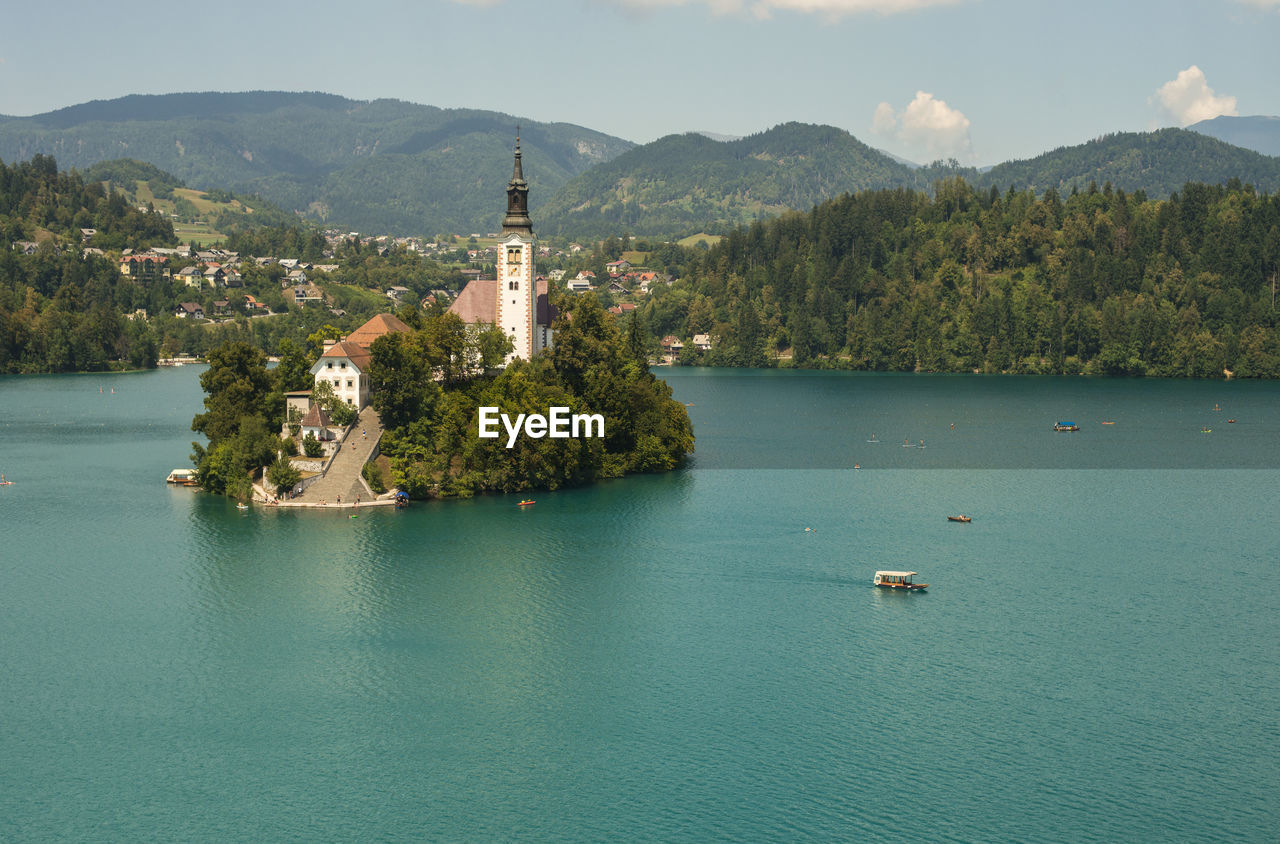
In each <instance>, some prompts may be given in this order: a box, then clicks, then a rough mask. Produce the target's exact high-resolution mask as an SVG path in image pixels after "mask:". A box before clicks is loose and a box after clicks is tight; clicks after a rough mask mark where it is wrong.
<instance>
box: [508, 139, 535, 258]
mask: <svg viewBox="0 0 1280 844" xmlns="http://www.w3.org/2000/svg"><path fill="white" fill-rule="evenodd" d="M502 233H503V234H523V235H525V236H527V237H530V238H532V237H533V220H530V219H529V183H528V182H526V181H525V180H524V167H523V165H522V164H521V162H520V129H519V127H517V128H516V159H515V165H514V166H513V167H512V168H511V181H510V182H508V183H507V216H505V217H503V218H502Z"/></svg>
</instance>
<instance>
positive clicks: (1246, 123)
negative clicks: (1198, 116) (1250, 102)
mask: <svg viewBox="0 0 1280 844" xmlns="http://www.w3.org/2000/svg"><path fill="white" fill-rule="evenodd" d="M1187 128H1188V129H1190V130H1191V131H1192V132H1199V133H1200V134H1202V135H1208V136H1209V137H1211V138H1217V139H1218V140H1220V141H1226V142H1227V143H1229V144H1234V145H1235V146H1238V147H1244V148H1245V149H1251V150H1253V151H1254V152H1260V153H1262V154H1263V155H1280V117H1261V116H1254V117H1225V116H1224V117H1215V118H1213V119H1212V120H1201V121H1200V122H1199V123H1193V124H1192V125H1190V126H1188V127H1187Z"/></svg>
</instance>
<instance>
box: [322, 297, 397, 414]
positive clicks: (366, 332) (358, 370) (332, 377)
mask: <svg viewBox="0 0 1280 844" xmlns="http://www.w3.org/2000/svg"><path fill="white" fill-rule="evenodd" d="M393 331H397V332H405V333H411V332H412V331H413V329H411V328H410V327H409V326H407V325H405V324H404V322H402V321H401V320H399V319H397V318H396V317H395V316H393V315H391V314H378V315H377V316H375V317H373V318H372V319H370V320H369V321H368V322H366V323H365V324H364V325H362V326H360V327H359V328H357V329H356V330H355V331H353V332H351V333H350V334H349V335H347V336H346V337H343V338H341V339H340V340H337V341H330V342H327V343H325V345H324V351H323V352H322V353H321V354H320V358H319V359H318V360H317V361H316V362H315V363H314V364H312V366H311V374H312V376H313V377H314V378H315V382H316V383H317V384H318V383H320V382H321V381H328V382H329V383H330V384H331V385H332V386H333V391H334V393H336V394H337V396H338V398H340V399H342V400H343V401H345V402H346V403H347V404H349V405H352V406H353V407H355V409H356V410H360V409H362V408H364V407H365V406H366V405H367V404H369V360H370V355H369V347H370V346H372V345H373V341H374V340H377V339H378V338H379V337H381V336H382V335H384V334H389V333H391V332H393Z"/></svg>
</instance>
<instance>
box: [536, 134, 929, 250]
mask: <svg viewBox="0 0 1280 844" xmlns="http://www.w3.org/2000/svg"><path fill="white" fill-rule="evenodd" d="M918 184H919V180H918V177H917V176H916V175H915V174H914V172H913V171H912V170H911V168H909V167H907V166H905V165H903V164H900V163H898V162H896V161H894V160H893V159H891V158H890V157H888V156H887V155H884V154H883V153H881V152H879V151H877V150H874V149H872V148H871V147H868V146H867V145H865V144H863V143H861V142H860V141H858V139H857V138H854V137H853V136H852V135H850V134H849V133H848V132H845V131H844V130H842V129H836V128H834V127H831V126H813V125H808V124H802V123H786V124H783V125H780V126H776V127H774V128H772V129H770V130H768V131H767V132H761V133H760V134H757V135H751V136H750V137H746V138H741V139H739V140H735V141H728V142H723V141H715V140H712V139H711V138H708V137H706V136H705V135H702V134H698V133H689V134H685V135H669V136H667V137H665V138H659V139H658V140H656V141H653V142H652V143H649V144H645V145H644V146H641V147H636V148H635V149H632V150H630V151H628V152H625V153H623V154H622V155H620V156H618V157H617V158H615V159H614V160H612V161H610V162H607V163H605V164H601V165H599V166H597V167H593V168H592V169H590V170H588V171H587V172H585V173H583V174H582V175H580V176H578V177H577V178H575V179H573V180H571V181H570V182H568V183H566V184H565V185H564V186H563V187H561V188H560V190H559V192H557V193H556V195H555V196H554V197H552V198H551V199H550V200H549V201H548V202H547V203H546V205H545V206H543V207H542V209H541V210H540V211H539V214H538V216H537V217H536V218H535V219H537V221H538V225H539V229H540V231H542V232H544V233H548V234H566V235H571V236H574V237H603V236H606V235H608V234H611V233H616V232H618V231H620V230H625V231H628V232H631V233H634V234H644V235H661V234H673V233H685V232H693V231H699V230H702V229H706V230H708V231H723V230H726V229H728V228H730V227H732V226H735V225H738V224H741V223H746V222H751V221H752V220H757V219H761V218H764V217H769V216H773V215H776V214H778V213H780V212H782V211H785V210H788V209H807V208H811V207H813V206H814V205H816V204H818V203H820V202H823V201H825V200H827V199H830V198H832V197H835V196H839V195H840V194H842V193H846V192H849V191H857V190H863V189H867V188H879V187H899V186H910V187H915V186H918Z"/></svg>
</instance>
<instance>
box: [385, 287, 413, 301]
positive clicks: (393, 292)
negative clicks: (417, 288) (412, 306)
mask: <svg viewBox="0 0 1280 844" xmlns="http://www.w3.org/2000/svg"><path fill="white" fill-rule="evenodd" d="M412 295H413V291H412V290H410V289H409V288H407V287H403V286H401V285H399V284H396V285H392V286H391V287H390V288H388V289H387V298H388V299H390V300H391V301H393V302H404V301H407V300H408V299H409V298H410V297H411V296H412Z"/></svg>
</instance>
